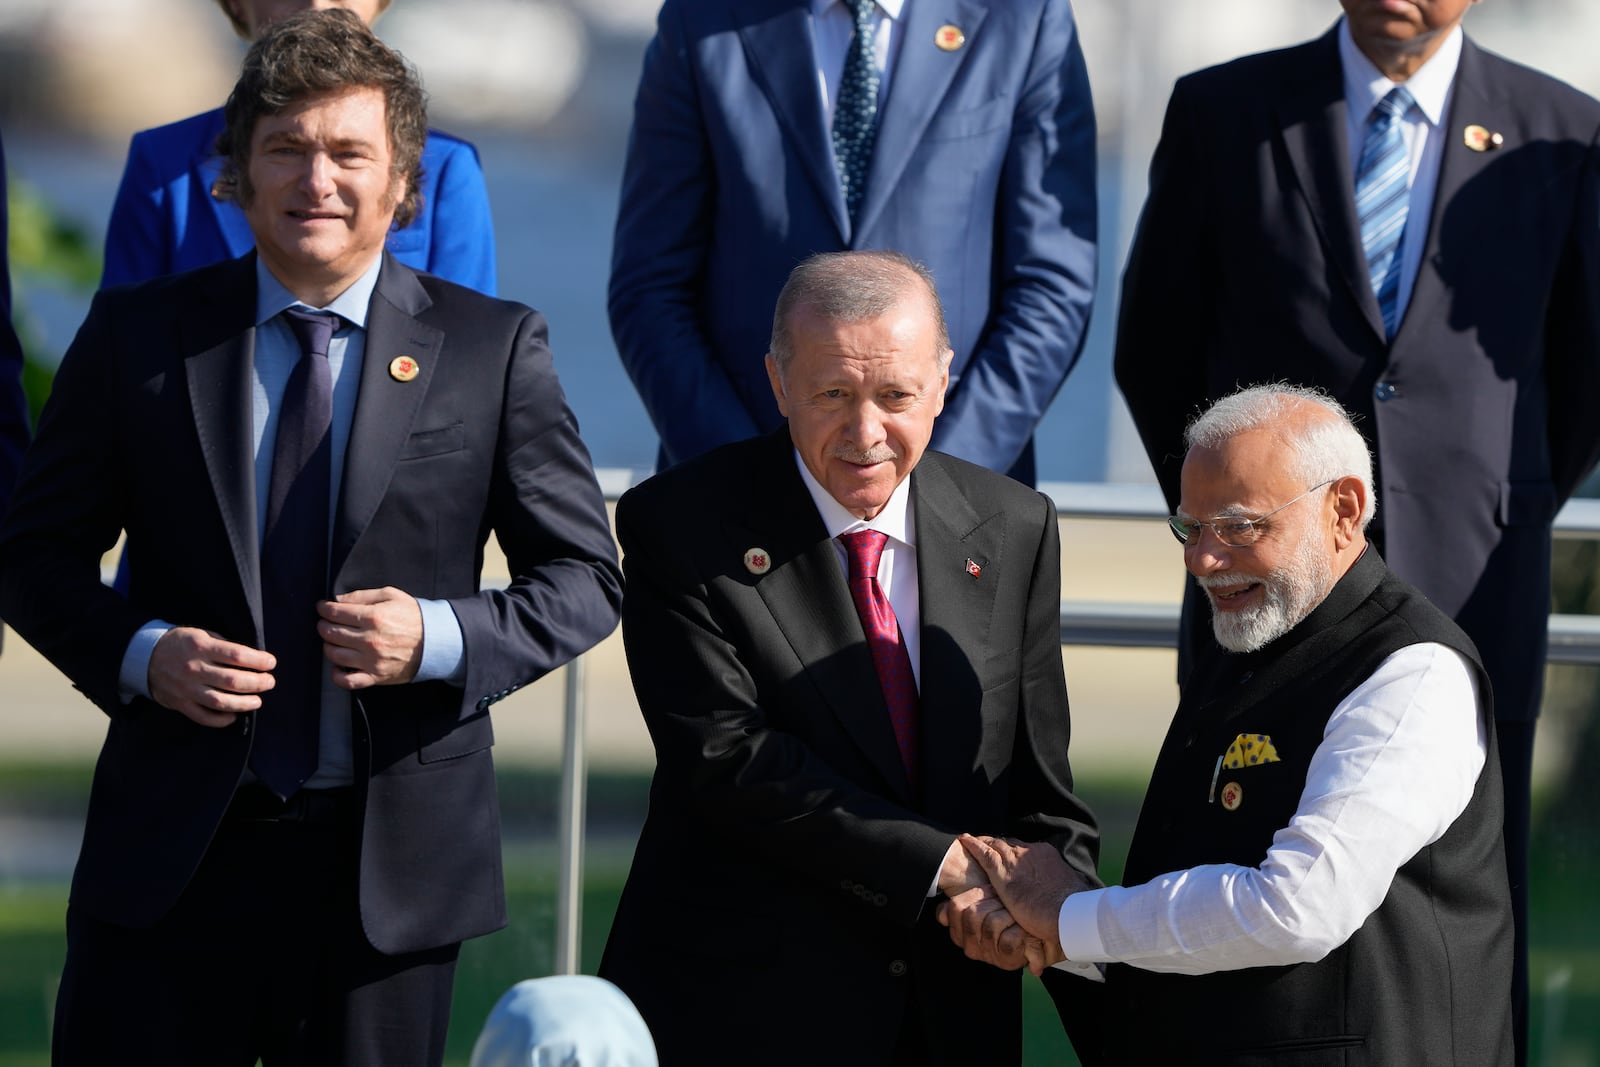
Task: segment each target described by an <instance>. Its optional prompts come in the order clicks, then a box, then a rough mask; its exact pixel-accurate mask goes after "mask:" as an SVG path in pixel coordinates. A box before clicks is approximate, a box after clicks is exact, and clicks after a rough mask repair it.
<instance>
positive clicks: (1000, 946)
mask: <svg viewBox="0 0 1600 1067" xmlns="http://www.w3.org/2000/svg"><path fill="white" fill-rule="evenodd" d="M957 845H958V846H959V847H956V846H952V847H951V849H950V851H949V853H947V854H946V856H945V861H944V865H943V867H941V868H940V871H939V890H940V892H942V893H943V894H944V895H945V897H946V898H947V899H945V900H943V901H941V902H940V904H939V912H938V916H939V921H940V922H941V923H943V924H944V925H945V926H948V927H949V928H950V939H951V940H952V941H954V942H955V943H956V944H957V945H958V946H960V947H961V950H962V951H963V952H965V953H966V954H967V955H968V956H969V957H971V958H972V959H975V960H981V961H983V962H984V963H992V964H994V965H995V966H996V967H1000V968H1003V969H1005V970H1008V971H1014V970H1016V969H1018V968H1019V967H1027V968H1028V970H1029V971H1031V972H1033V974H1035V975H1038V974H1040V973H1042V972H1043V971H1044V969H1045V968H1046V967H1049V966H1050V965H1051V964H1054V963H1059V962H1061V961H1062V960H1064V959H1066V955H1065V954H1064V953H1063V952H1062V951H1061V939H1060V933H1059V930H1060V927H1059V925H1058V923H1059V920H1060V915H1061V905H1062V903H1063V902H1064V901H1065V900H1066V899H1067V897H1069V896H1071V895H1072V894H1073V893H1079V892H1082V891H1083V890H1085V889H1093V888H1095V884H1094V882H1092V881H1091V880H1090V879H1089V878H1087V877H1086V876H1085V875H1083V874H1082V873H1080V872H1079V871H1077V870H1074V869H1073V868H1072V867H1070V866H1068V865H1067V862H1066V860H1064V859H1062V858H1061V853H1060V852H1059V851H1057V850H1056V849H1055V848H1053V847H1052V846H1051V845H1050V844H1049V842H1046V841H1036V842H1031V843H1029V842H1021V841H1009V840H1007V839H1005V838H999V837H973V836H972V835H970V834H962V835H961V837H960V839H959V840H958V841H957Z"/></svg>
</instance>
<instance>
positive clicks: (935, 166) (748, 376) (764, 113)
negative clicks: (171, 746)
mask: <svg viewBox="0 0 1600 1067" xmlns="http://www.w3.org/2000/svg"><path fill="white" fill-rule="evenodd" d="M947 25H948V26H954V27H956V28H958V29H959V30H960V31H961V32H962V33H963V34H964V35H965V41H964V43H962V44H961V45H960V47H958V48H956V49H954V50H952V51H945V50H943V49H941V48H940V47H938V46H937V45H936V44H935V38H936V35H937V33H938V31H939V29H940V27H941V26H947ZM900 32H901V33H902V34H903V35H904V37H903V40H902V44H901V48H900V52H899V56H898V59H897V60H896V63H895V67H894V72H893V77H892V80H891V81H890V85H889V92H888V94H887V97H886V98H885V100H884V101H883V104H882V107H881V108H880V110H879V113H878V133H877V140H876V144H875V147H874V149H873V155H872V165H871V170H870V172H869V174H868V176H867V184H866V191H865V196H864V199H863V201H862V204H861V208H860V215H859V218H858V219H857V220H856V223H855V225H852V224H851V222H850V219H849V218H848V216H847V214H846V211H845V205H844V195H843V193H842V192H841V191H840V187H839V179H838V175H837V173H836V171H835V169H834V161H833V148H832V142H831V139H830V135H829V129H828V122H827V117H826V115H825V113H824V112H823V108H822V100H821V95H820V93H819V91H818V88H817V61H816V57H815V53H814V48H813V46H812V31H811V2H810V0H739V2H734V0H667V2H666V4H665V5H664V6H663V7H662V9H661V13H660V16H659V19H658V29H657V33H656V37H655V39H654V40H653V41H651V43H650V46H649V49H648V51H647V52H646V54H645V60H644V73H643V76H642V77H641V79H640V83H639V92H638V97H637V100H636V103H635V111H634V123H633V130H632V133H631V135H630V138H629V145H628V158H627V166H626V170H625V172H624V175H623V185H622V202H621V209H620V211H619V214H618V219H617V234H616V245H615V249H614V252H613V260H612V271H611V288H610V312H611V328H612V333H613V335H614V336H615V338H616V342H617V349H618V351H619V353H620V354H621V356H622V362H623V364H624V365H625V366H626V367H627V370H628V373H629V375H630V376H631V377H632V378H633V382H634V385H635V386H636V387H637V388H638V390H639V394H640V396H641V397H642V398H643V400H644V404H645V408H646V410H647V411H648V412H649V413H650V418H651V420H652V421H653V422H654V423H655V427H656V430H657V432H658V433H659V434H660V435H661V439H662V446H663V459H664V461H665V462H666V463H677V462H680V461H682V460H685V459H688V458H689V457H691V456H694V455H698V454H699V453H702V452H705V451H707V450H708V449H710V448H713V447H715V446H716V445H720V444H724V443H726V442H729V441H735V440H739V439H740V438H744V437H749V436H751V435H752V434H755V433H758V432H769V431H771V430H773V429H774V428H775V427H777V426H778V425H779V424H780V422H781V421H782V420H781V418H780V417H779V414H778V409H777V405H776V403H775V402H774V401H773V398H772V391H771V388H770V386H769V385H768V383H767V376H766V371H765V369H764V368H763V366H762V357H763V356H764V354H765V353H766V351H767V342H768V340H769V338H770V335H771V329H772V309H773V305H774V303H775V302H776V300H777V296H778V292H779V290H780V289H781V288H782V287H783V283H784V280H785V279H786V278H787V277H788V275H789V271H790V270H791V269H792V268H793V267H794V266H795V264H796V263H798V262H799V261H800V260H802V259H804V258H805V257H806V256H809V255H811V254H812V253H815V252H833V251H840V250H844V249H865V248H891V249H896V250H898V251H901V252H904V253H906V254H907V255H909V256H911V257H913V258H915V259H918V260H921V261H922V262H923V263H926V264H927V265H928V267H929V268H930V269H931V270H932V271H933V275H934V279H935V281H936V282H937V284H938V288H939V294H940V297H941V298H942V299H943V301H944V306H945V314H946V316H947V317H948V320H949V326H950V339H951V346H952V348H953V349H954V350H955V359H954V363H953V366H952V370H951V376H950V394H949V398H948V402H947V404H946V406H945V410H944V414H943V415H942V416H941V417H940V419H939V422H938V424H937V426H936V428H935V430H934V437H933V447H934V448H937V449H941V450H943V451H945V452H950V453H953V454H955V455H957V456H960V457H962V458H963V459H967V460H971V461H973V462H976V463H979V464H982V465H983V466H985V467H988V468H990V469H992V470H999V471H1007V470H1013V468H1016V470H1015V473H1017V474H1018V475H1019V476H1022V477H1024V478H1025V479H1028V480H1031V478H1032V466H1033V465H1032V448H1031V442H1032V434H1033V428H1034V426H1035V424H1036V423H1037V422H1038V421H1039V418H1040V416H1042V415H1043V414H1044V411H1045V409H1046V408H1047V407H1048V406H1049V404H1050V401H1051V400H1052V399H1053V398H1054V396H1055V394H1056V391H1057V390H1058V389H1059V388H1060V386H1061V383H1062V381H1063V380H1064V379H1065V377H1066V375H1067V371H1068V370H1069V369H1070V368H1071V367H1072V364H1073V362H1074V361H1075V360H1076V359H1077V356H1078V352H1079V350H1080V348H1081V346H1082V342H1083V338H1084V332H1085V327H1086V326H1087V323H1088V319H1089V308H1090V303H1091V300H1092V298H1093V293H1094V279H1095V254H1094V253H1095V129H1094V110H1093V106H1092V104H1091V102H1090V98H1089V82H1088V76H1087V73H1086V71H1085V68H1084V62H1083V53H1082V51H1081V50H1080V48H1079V44H1078V35H1077V28H1076V25H1075V23H1074V21H1073V16H1072V8H1071V5H1070V4H1069V3H1068V0H949V2H946V0H939V2H935V0H909V2H908V3H907V5H906V9H905V11H904V15H903V24H902V25H901V26H900ZM1019 460H1021V461H1022V463H1021V466H1020V467H1019V466H1018V463H1019Z"/></svg>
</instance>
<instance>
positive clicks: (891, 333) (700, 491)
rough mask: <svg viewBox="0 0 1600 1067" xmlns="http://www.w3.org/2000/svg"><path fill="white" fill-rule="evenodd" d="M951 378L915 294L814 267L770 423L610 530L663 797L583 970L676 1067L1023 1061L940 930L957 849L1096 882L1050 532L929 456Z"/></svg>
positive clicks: (967, 880)
mask: <svg viewBox="0 0 1600 1067" xmlns="http://www.w3.org/2000/svg"><path fill="white" fill-rule="evenodd" d="M949 359H950V346H949V342H948V340H947V337H946V333H945V329H944V319H943V314H942V312H941V311H940V308H939V303H938V296H937V294H936V293H935V292H934V288H933V283H932V279H931V278H930V277H929V276H928V274H927V272H926V270H925V269H924V268H921V267H920V266H918V265H916V264H913V263H911V262H910V261H909V260H907V259H906V258H905V257H903V256H900V255H897V254H894V253H888V252H848V253H834V254H828V255H822V256H816V257H813V258H811V259H809V260H807V261H805V262H804V263H802V264H801V265H800V266H799V267H797V268H796V269H795V271H794V272H793V274H792V275H791V276H790V278H789V281H788V283H787V284H786V285H785V287H784V290H783V293H782V295H781V296H780V297H779V299H778V306H777V311H776V313H775V315H774V318H773V337H772V345H771V351H770V354H769V355H768V356H767V373H768V377H769V380H770V383H771V387H772V390H773V394H774V396H775V397H776V399H777V403H778V406H779V408H780V409H781V410H782V412H783V414H784V416H785V418H786V419H787V420H788V425H787V426H786V427H785V428H783V429H781V430H780V431H778V432H777V433H774V434H772V435H769V436H766V437H761V438H755V439H752V440H749V441H745V442H742V443H739V444H734V445H728V446H725V447H723V448H721V449H718V450H716V451H714V452H711V453H709V454H707V455H706V456H704V457H701V458H699V459H696V460H693V461H691V462H689V463H686V464H683V465H682V466H679V467H676V468H674V469H672V470H670V471H668V472H666V473H664V474H661V475H658V476H656V477H654V478H652V479H650V480H649V481H647V482H645V483H644V484H643V485H641V486H639V487H638V488H636V489H634V490H632V491H631V492H629V493H628V494H627V495H626V496H624V497H623V499H622V502H621V504H620V505H619V506H618V511H617V527H618V531H619V536H620V539H621V542H622V546H623V551H624V566H625V568H626V571H627V574H628V580H629V591H628V598H627V601H626V603H625V605H624V609H623V637H624V640H625V642H626V647H627V652H628V666H629V669H630V671H631V673H632V675H633V680H634V688H635V691H636V692H637V694H638V697H639V704H640V708H641V710H642V711H643V713H644V717H645V722H646V724H647V725H648V726H649V728H650V733H651V737H652V740H653V741H654V742H655V747H656V774H655V780H654V782H653V783H652V786H651V799H650V813H649V817H648V819H647V820H646V823H645V827H644V830H643V832H642V834H641V836H640V839H639V844H638V849H637V851H636V853H635V856H634V862H633V869H632V871H631V872H630V874H629V876H628V882H627V886H626V888H625V889H624V890H623V895H622V900H621V903H620V904H619V906H618V909H617V916H616V920H615V923H614V925H613V926H612V930H611V937H610V940H609V941H608V943H607V945H606V951H605V957H604V959H603V960H602V962H601V966H600V973H601V976H602V977H606V978H610V979H611V980H612V981H614V982H616V984H617V985H619V986H621V987H622V989H623V991H624V992H625V993H627V994H628V995H629V997H631V998H632V999H633V1000H634V1002H635V1003H636V1004H637V1005H638V1007H639V1011H640V1013H641V1014H643V1016H644V1018H645V1021H646V1022H647V1023H648V1024H649V1026H650V1030H651V1033H652V1034H653V1035H654V1036H655V1039H656V1044H657V1048H658V1050H659V1052H660V1055H661V1062H662V1063H663V1064H665V1065H668V1067H672V1065H680V1064H694V1065H697V1067H704V1065H715V1064H747V1063H763V1064H814V1063H822V1062H831V1063H844V1064H861V1065H863V1067H865V1065H868V1064H871V1065H884V1064H945V1063H950V1064H957V1063H973V1062H982V1063H995V1064H1000V1063H1015V1062H1017V1060H1018V1057H1019V1055H1020V1044H1021V1034H1020V1021H1019V1005H1020V990H1019V987H1018V978H1017V976H1016V975H1014V974H1006V973H1003V972H1001V971H998V970H995V969H993V968H989V967H986V966H982V965H980V964H978V963H974V962H973V961H970V960H967V959H965V958H964V957H963V956H962V954H961V953H960V952H959V951H957V950H956V949H955V947H954V946H953V945H951V944H950V942H949V939H948V937H946V936H945V935H944V932H943V930H942V929H941V928H940V927H939V926H938V924H937V922H936V921H935V918H934V913H935V910H936V909H935V907H934V906H933V905H934V900H933V898H934V896H935V894H941V893H942V894H946V895H954V894H956V893H958V892H960V891H961V890H963V889H966V888H970V887H972V886H973V885H974V884H976V883H978V882H981V881H982V879H981V878H980V877H977V868H976V865H975V864H974V863H973V862H971V860H970V857H968V856H967V855H966V854H965V853H964V851H963V850H962V849H961V848H960V846H959V845H958V844H957V842H956V834H957V832H958V831H959V830H961V829H963V828H971V827H975V826H987V827H993V828H995V829H994V831H993V832H996V833H1007V834H1012V835H1016V836H1019V837H1024V838H1027V839H1029V840H1044V841H1048V842H1049V847H1051V848H1052V849H1055V850H1057V851H1059V852H1060V853H1061V854H1062V855H1063V856H1064V857H1066V860H1067V861H1068V862H1069V863H1070V864H1071V865H1072V867H1073V869H1075V870H1077V871H1079V872H1080V877H1083V878H1086V879H1088V878H1092V877H1093V872H1094V860H1095V854H1096V851H1097V846H1098V839H1097V836H1096V832H1095V830H1094V824H1093V821H1092V818H1091V816H1090V815H1089V813H1088V811H1087V810H1086V809H1085V808H1084V806H1083V805H1082V804H1081V803H1080V802H1079V801H1078V800H1077V798H1076V797H1074V796H1073V794H1072V791H1071V790H1072V773H1071V769H1070V767H1069V766H1068V762H1067V741H1068V734H1069V719H1068V713H1067V694H1066V686H1065V681H1064V678H1063V674H1062V668H1061V646H1060V626H1059V602H1060V542H1059V538H1058V533H1057V529H1056V515H1055V509H1054V507H1053V506H1052V505H1051V503H1050V501H1049V499H1048V498H1046V497H1044V496H1041V495H1040V494H1038V493H1036V492H1034V491H1033V490H1031V489H1028V488H1026V487H1025V486H1022V485H1021V484H1019V483H1017V482H1014V481H1011V480H1010V479H1007V478H1004V477H1002V476H1000V475H998V474H993V473H990V472H988V471H985V470H983V469H982V468H979V467H977V466H975V465H972V464H969V463H966V462H963V461H960V460H956V459H953V458H951V457H949V456H945V455H941V454H939V453H936V452H927V451H925V449H926V447H927V444H928V440H929V437H930V436H931V434H932V431H933V422H934V418H935V416H937V415H938V413H939V411H940V409H941V408H942V406H943V402H944V392H945V386H946V384H947V382H946V378H947V375H948V373H949ZM864 619H865V620H871V621H870V623H868V622H864ZM1002 828H1003V829H1002ZM1005 962H1007V963H1008V965H1009V966H1010V967H1012V968H1016V967H1020V966H1021V964H1022V963H1023V959H1022V956H1020V955H1016V956H1014V957H1012V958H1011V959H1009V960H1007V961H1005ZM973 1019H981V1020H983V1025H982V1027H981V1029H982V1031H983V1033H982V1034H981V1035H978V1034H976V1033H974V1029H975V1028H974V1027H972V1026H971V1020H973Z"/></svg>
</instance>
